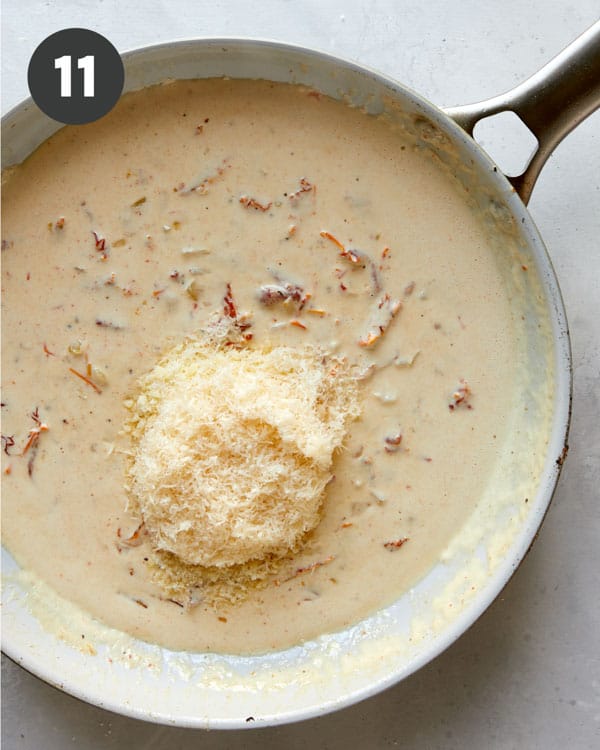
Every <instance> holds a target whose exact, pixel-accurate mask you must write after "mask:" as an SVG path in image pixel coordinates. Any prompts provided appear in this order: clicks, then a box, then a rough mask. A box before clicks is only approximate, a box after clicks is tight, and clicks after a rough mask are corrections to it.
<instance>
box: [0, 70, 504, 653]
mask: <svg viewBox="0 0 600 750" xmlns="http://www.w3.org/2000/svg"><path fill="white" fill-rule="evenodd" d="M63 218H64V222H63ZM94 232H95V233H96V236H94V234H93V233H94ZM323 233H329V234H330V235H331V237H328V236H327V235H326V234H323ZM2 237H3V252H2V260H3V270H2V283H3V287H2V292H3V296H2V315H3V319H2V334H3V354H2V366H3V398H2V401H3V409H2V417H3V426H2V432H3V435H4V436H5V439H3V446H4V447H5V448H6V450H5V451H3V454H2V459H3V461H2V466H3V474H2V489H3V541H4V543H5V544H6V546H7V547H8V548H9V550H10V551H11V552H12V553H13V554H14V556H15V557H16V558H17V560H18V561H19V563H20V564H21V565H22V566H24V567H26V568H28V569H31V570H33V571H34V572H36V573H37V574H38V575H39V576H40V577H42V578H43V579H44V580H45V581H46V582H47V583H49V584H50V585H51V586H52V587H53V588H54V589H55V590H56V591H57V592H58V593H59V594H60V595H62V596H64V597H66V598H68V599H70V600H72V601H73V602H75V603H77V604H79V605H80V606H81V607H82V608H83V609H85V610H87V611H88V612H90V613H91V614H92V615H93V616H95V617H97V618H99V619H100V620H102V621H103V622H105V623H107V624H108V625H110V626H113V627H115V628H118V629H120V630H123V631H126V632H128V633H130V634H133V635H135V636H137V637H139V638H141V639H144V640H147V641H150V642H155V643H159V644H163V645H165V646H168V647H171V648H175V649H188V650H193V651H203V650H212V651H223V652H233V653H252V652H262V651H268V650H272V649H279V648H283V647H287V646H291V645H294V644H297V643H300V642H302V641H304V640H306V639H309V638H312V637H315V636H317V635H319V634H321V633H324V632H330V631H334V630H338V629H341V628H343V627H345V626H347V625H349V624H352V623H355V622H357V621H359V620H360V619H361V618H362V617H364V616H366V615H367V614H369V613H371V612H374V611H375V610H377V609H378V608H381V607H383V606H385V605H386V604H388V603H390V602H391V601H393V600H394V599H395V598H396V597H397V596H399V595H400V594H402V593H403V592H404V591H406V590H407V589H408V588H410V587H411V586H413V585H414V584H415V583H416V582H417V581H418V580H419V578H420V577H422V576H423V575H424V574H425V573H426V572H427V571H428V570H429V569H430V568H431V566H432V565H433V564H434V563H435V561H436V560H438V559H439V556H440V554H441V552H442V551H443V549H444V548H445V546H446V545H447V544H448V542H449V541H450V539H451V538H452V537H453V535H454V534H455V533H456V532H457V531H458V530H459V529H460V527H461V524H462V523H463V522H464V521H465V519H466V518H467V517H468V516H469V514H470V512H471V511H472V509H473V508H474V505H475V504H476V503H477V500H478V498H479V497H480V496H481V494H482V491H483V488H484V487H485V486H486V483H487V482H488V479H489V477H490V474H491V470H492V467H493V465H494V457H495V454H496V452H497V450H498V449H499V446H500V445H501V444H502V443H503V441H504V440H505V438H506V435H505V418H506V415H507V414H509V413H510V410H511V403H512V399H513V383H514V377H515V373H514V370H515V365H514V359H515V356H514V355H515V348H514V346H515V345H514V340H515V336H517V335H518V328H517V326H518V321H517V320H515V319H513V315H512V314H511V311H510V309H509V305H508V302H507V301H506V295H505V288H504V282H503V276H502V273H501V270H500V269H499V268H498V267H497V261H496V260H495V258H494V255H493V252H492V250H491V249H490V245H489V243H488V241H487V239H486V234H485V231H484V229H483V228H482V226H481V225H480V223H479V222H478V220H477V218H476V216H475V215H474V214H473V213H471V211H470V210H469V209H468V208H467V207H466V205H465V202H464V199H463V196H462V195H461V192H460V188H459V187H458V186H457V185H455V184H454V182H453V181H452V180H451V178H449V177H448V176H447V175H445V174H444V173H443V172H442V171H440V169H439V167H437V166H436V164H435V162H434V161H433V160H429V159H426V158H425V157H424V156H423V155H422V153H421V152H420V151H419V150H418V149H415V148H413V147H412V146H411V145H410V143H409V142H408V141H406V142H404V140H403V139H402V134H401V133H398V132H395V131H394V129H393V128H391V127H390V126H389V125H388V124H386V123H385V122H383V121H380V120H376V119H374V118H372V117H369V116H366V115H364V114H363V113H362V112H360V111H357V110H353V109H350V108H348V107H346V106H345V105H343V104H340V103H336V102H333V101H331V100H329V99H327V98H325V97H321V96H318V95H315V94H314V92H309V91H307V90H306V89H297V88H293V87H286V86H284V85H273V84H265V83H260V82H252V83H250V82H245V83H244V82H232V81H208V82H206V81H204V82H180V83H171V84H167V85H163V86H159V87H156V88H153V89H151V90H147V91H144V92H139V93H135V94H130V95H127V96H125V97H124V98H123V99H122V101H121V102H120V103H119V105H118V106H117V107H116V109H115V110H114V111H113V112H112V113H111V114H110V115H109V116H107V117H105V118H103V119H102V120H101V121H99V122H97V123H95V124H92V125H87V126H84V127H76V128H75V127H73V128H65V129H63V130H62V131H60V132H59V133H57V134H56V135H55V136H53V137H52V138H51V139H50V140H49V141H47V142H46V143H45V144H44V145H43V146H42V147H40V149H38V151H37V152H36V153H35V154H34V155H33V156H32V157H31V158H30V159H28V161H27V162H26V163H25V164H24V165H22V166H21V167H19V168H17V169H15V170H14V171H13V172H12V173H11V174H10V175H9V176H8V178H7V180H6V186H5V189H4V198H3V230H2ZM332 238H335V240H337V241H338V242H339V243H340V244H341V245H343V246H344V248H345V249H346V253H345V254H344V253H343V252H342V251H341V250H340V248H339V247H338V245H337V244H336V242H335V241H334V239H332ZM102 240H105V242H103V241H102ZM349 250H357V251H360V259H361V262H354V260H353V257H350V256H349V254H348V252H347V251H349ZM229 283H230V284H231V287H232V291H233V295H234V298H235V301H236V304H237V307H238V309H239V310H241V311H244V312H248V313H251V315H252V332H253V335H254V338H255V340H257V341H271V342H274V343H276V344H277V343H285V344H289V345H302V344H304V343H311V344H317V345H319V346H321V347H322V348H323V349H324V350H326V351H328V352H331V353H335V354H337V355H338V356H344V357H347V358H348V360H349V361H350V362H351V363H353V365H355V368H356V372H357V375H362V376H364V375H365V374H368V377H363V379H362V380H361V398H362V410H363V415H362V417H361V418H360V419H359V420H358V421H356V422H355V423H353V425H352V427H351V430H350V434H349V435H348V438H347V440H346V448H345V449H344V450H343V451H342V452H341V453H340V454H339V455H338V456H337V458H336V462H335V466H334V473H335V479H334V481H333V482H332V483H331V484H330V485H329V488H328V493H327V499H326V502H325V505H324V508H323V519H322V521H321V523H320V524H319V526H318V527H317V529H316V531H315V533H314V534H313V535H312V536H311V538H310V540H309V543H308V544H307V546H306V547H305V548H304V549H303V551H302V552H301V553H300V554H299V555H298V557H297V559H295V560H294V561H293V565H292V566H291V568H290V570H289V580H287V581H285V582H283V583H282V582H281V581H279V585H277V584H276V583H275V582H274V583H273V584H272V585H270V586H267V587H266V588H265V589H263V590H260V591H256V592H252V593H251V595H250V597H249V598H248V599H247V600H246V601H245V602H243V603H241V604H238V605H235V606H234V605H225V604H224V605H222V606H219V607H217V608H216V609H215V608H212V607H208V606H205V605H203V604H202V603H200V604H199V605H198V606H196V607H195V608H193V609H192V610H189V611H186V610H184V609H183V608H181V607H179V606H177V605H176V604H174V603H173V602H170V601H166V600H165V597H164V596H163V594H162V593H161V591H160V589H158V588H157V587H156V586H155V585H154V584H153V583H152V582H151V578H150V575H149V571H148V570H147V566H146V563H145V561H144V557H146V556H147V555H148V549H147V548H146V546H145V544H142V545H141V546H138V547H129V546H126V545H123V544H122V543H121V540H122V539H123V538H125V537H127V536H129V535H130V534H131V533H132V532H133V531H134V530H135V529H136V527H137V525H138V522H139V519H135V518H132V517H130V516H128V515H127V513H126V512H125V510H124V508H125V504H126V495H125V491H124V488H123V483H124V455H123V453H122V452H121V451H122V450H123V449H126V442H124V440H123V438H122V436H120V435H119V432H120V429H121V426H122V423H123V420H124V418H125V409H124V407H123V401H124V399H125V398H126V397H127V396H128V394H130V393H131V391H132V389H133V387H134V385H135V381H136V379H137V378H138V377H139V376H140V375H142V374H143V373H145V372H147V371H148V370H149V369H150V368H151V367H152V366H153V364H154V363H155V361H156V359H157V357H158V356H159V354H160V353H161V352H162V351H163V350H164V349H165V347H166V346H168V345H169V344H171V343H173V342H177V341H179V340H181V338H182V337H184V336H185V335H186V334H189V333H192V332H194V331H196V330H197V329H198V328H199V327H200V326H202V325H203V324H204V323H205V322H206V320H207V318H208V316H209V315H210V314H211V312H212V311H214V310H218V309H221V308H222V305H223V295H224V292H225V289H226V286H227V284H229ZM285 283H291V284H295V285H299V286H300V287H301V288H302V289H303V290H304V292H306V293H308V294H310V298H309V300H308V302H307V304H305V306H304V307H303V309H302V310H300V311H298V310H297V309H295V308H294V307H293V306H292V308H291V309H289V310H288V309H285V307H284V306H282V305H273V306H269V307H267V306H265V305H263V304H261V302H260V301H259V293H260V289H261V286H263V285H265V284H285ZM385 295H389V298H390V299H392V300H398V301H401V302H402V308H401V310H400V311H399V312H398V314H397V315H396V317H395V318H394V319H393V320H392V321H391V322H390V323H389V326H388V327H387V328H386V330H385V331H384V333H383V334H382V335H381V337H380V338H378V340H377V341H375V342H374V345H373V346H371V347H366V346H361V345H360V344H359V342H360V341H361V340H363V341H364V339H365V336H368V334H369V332H370V331H371V329H372V321H373V320H374V319H375V318H374V317H373V316H374V315H375V317H376V310H377V308H378V304H379V302H380V301H381V300H382V299H383V298H384V297H385ZM515 317H516V316H515ZM370 321H371V323H370ZM386 325H387V323H386ZM79 350H81V352H82V353H79ZM88 363H89V365H90V366H91V370H89V369H88ZM373 366H375V367H373ZM369 368H370V369H369ZM76 373H79V375H84V376H85V377H86V378H88V381H91V384H90V382H88V381H86V380H84V379H83V378H82V377H80V376H79V375H77V374H76ZM90 373H91V374H90ZM88 376H89V377H88ZM463 380H464V381H466V383H467V384H468V387H469V389H470V391H471V393H470V394H468V397H467V398H466V400H465V401H462V396H463V395H465V392H464V391H457V389H458V388H460V386H461V381H463ZM98 391H100V392H98ZM454 394H456V395H454ZM457 401H458V403H457ZM451 404H452V405H454V406H455V407H456V408H453V409H451V408H449V406H450V405H451ZM36 410H37V411H36ZM32 414H35V415H36V416H37V418H38V419H39V421H40V422H41V424H42V425H44V426H47V427H48V429H47V430H45V429H42V430H41V431H40V432H39V434H38V433H35V432H34V433H31V432H30V430H40V424H38V422H37V421H36V419H33V418H32V416H31V415H32ZM32 435H33V438H32ZM399 436H401V440H400V439H399ZM386 439H387V440H386ZM12 441H14V445H11V442H12ZM28 443H29V447H28V448H27V445H28ZM26 448H27V449H26ZM22 453H24V455H21V454H22ZM402 540H407V541H404V542H402Z"/></svg>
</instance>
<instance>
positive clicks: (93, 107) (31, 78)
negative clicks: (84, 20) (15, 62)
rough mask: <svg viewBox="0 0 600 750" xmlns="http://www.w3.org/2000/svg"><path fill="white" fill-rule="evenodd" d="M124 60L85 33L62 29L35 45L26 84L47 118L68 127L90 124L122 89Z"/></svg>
mask: <svg viewBox="0 0 600 750" xmlns="http://www.w3.org/2000/svg"><path fill="white" fill-rule="evenodd" d="M124 78H125V72H124V69H123V61H122V60H121V56H120V55H119V53H118V52H117V50H116V49H115V48H114V47H113V45H112V44H111V43H110V42H109V41H108V39H106V38H105V37H103V36H102V34H98V33H96V32H95V31H90V30H89V29H63V30H62V31H57V32H56V33H55V34H51V35H50V36H49V37H47V38H46V39H44V41H43V42H42V43H41V44H40V45H39V46H38V48H37V49H36V51H35V52H34V53H33V55H32V57H31V60H30V61H29V69H28V71H27V82H28V84H29V91H30V92H31V96H32V97H33V101H34V102H35V103H36V104H37V106H38V107H39V108H40V109H41V110H42V112H45V113H46V114H47V115H48V117H51V118H52V119H53V120H58V122H64V123H67V124H69V125H82V124H84V123H86V122H93V121H94V120H97V119H98V118H99V117H102V115H105V114H106V113H107V112H109V111H110V110H111V109H112V108H113V107H114V105H115V104H116V103H117V100H118V98H119V97H120V96H121V91H122V90H123V81H124Z"/></svg>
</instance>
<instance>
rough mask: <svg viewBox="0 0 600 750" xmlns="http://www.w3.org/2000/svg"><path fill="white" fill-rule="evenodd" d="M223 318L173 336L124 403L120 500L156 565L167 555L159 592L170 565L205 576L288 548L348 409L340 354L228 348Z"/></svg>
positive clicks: (353, 405) (348, 387)
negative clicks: (126, 460) (124, 481)
mask: <svg viewBox="0 0 600 750" xmlns="http://www.w3.org/2000/svg"><path fill="white" fill-rule="evenodd" d="M219 325H221V328H219ZM223 325H225V327H227V326H226V324H224V323H223V322H222V320H221V322H219V321H216V322H215V323H214V324H213V325H212V327H210V328H209V329H208V331H207V333H205V334H203V335H200V336H198V337H194V338H189V339H186V340H185V341H184V342H183V343H180V344H178V345H177V346H174V347H173V348H172V349H171V350H170V351H168V352H167V353H166V354H165V355H164V356H163V357H162V358H161V359H160V360H159V362H158V363H157V364H156V366H155V367H154V368H153V369H152V370H151V371H150V372H149V373H148V374H146V375H145V376H143V377H142V378H141V379H140V381H139V391H138V393H137V395H136V397H134V398H132V399H130V400H129V401H128V402H127V406H128V409H129V410H130V417H129V419H128V422H127V424H126V431H127V432H128V433H129V435H130V438H131V443H132V450H131V457H130V464H129V468H128V494H129V507H130V510H131V511H132V512H134V513H136V514H139V515H140V516H141V517H142V519H143V522H144V524H145V529H146V531H147V533H148V535H149V537H150V540H151V542H152V546H153V547H154V549H155V551H156V552H157V553H158V554H159V555H160V556H161V559H162V563H161V567H163V568H164V567H165V565H166V564H167V563H168V561H169V560H171V561H172V563H173V564H172V565H170V566H169V565H168V564H167V567H169V568H170V569H169V571H167V573H166V574H165V575H164V576H163V577H165V578H168V579H169V581H168V588H169V590H173V589H174V588H177V581H174V580H173V576H174V575H175V576H177V571H179V573H180V574H181V575H184V574H185V575H184V577H185V576H187V578H189V575H190V573H193V574H194V575H195V576H196V578H198V577H199V576H198V570H197V569H196V568H197V566H205V567H206V572H207V574H210V575H208V577H209V578H211V577H212V578H214V577H215V569H217V570H218V569H222V570H224V569H226V568H228V567H231V569H232V572H234V571H233V566H238V567H239V566H240V565H241V566H243V565H245V564H248V563H253V562H255V561H257V560H260V561H265V560H268V559H273V558H277V557H283V556H285V555H286V554H288V553H289V552H290V551H293V550H296V549H298V548H299V546H300V544H301V540H302V538H303V536H305V535H306V533H307V532H308V531H310V530H311V529H312V528H314V527H315V526H316V525H317V523H318V521H319V513H320V507H321V504H322V502H323V499H324V493H325V488H326V485H327V484H328V482H329V481H330V480H331V478H332V474H331V467H332V461H333V456H334V452H335V451H336V450H337V449H338V448H339V447H340V446H341V445H342V441H343V439H344V435H345V433H346V430H347V428H348V425H349V422H350V421H351V420H352V419H354V418H356V417H357V416H358V414H359V406H358V393H357V384H356V381H355V379H354V378H352V377H351V375H350V373H349V369H348V367H347V365H346V363H345V362H344V361H341V360H338V359H334V358H331V357H327V356H326V355H324V354H323V353H322V352H321V351H320V350H318V349H316V348H314V347H310V346H306V347H304V348H291V347H287V346H279V347H269V346H262V347H260V346H250V345H249V344H248V343H246V342H244V343H242V341H241V339H239V338H238V342H237V345H233V346H232V345H231V341H230V340H228V337H227V335H226V331H225V330H224V329H223V330H221V329H222V328H223ZM229 325H230V327H231V326H232V325H234V324H233V323H230V324H229ZM230 332H231V331H230ZM182 563H183V565H182ZM186 566H188V569H186ZM190 566H193V570H190V569H189V568H190ZM224 572H225V571H224ZM237 573H238V575H236V576H235V577H236V578H238V579H239V578H240V576H239V570H238V571H237ZM200 577H202V576H200ZM220 577H222V576H220ZM249 577H250V578H253V577H254V576H253V575H252V574H250V576H249ZM205 578H206V576H205ZM181 583H182V584H184V581H183V580H182V581H181ZM185 583H186V584H188V583H190V581H187V580H186V581H185Z"/></svg>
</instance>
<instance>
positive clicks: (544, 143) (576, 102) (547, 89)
mask: <svg viewBox="0 0 600 750" xmlns="http://www.w3.org/2000/svg"><path fill="white" fill-rule="evenodd" d="M598 107H600V21H597V22H596V23H595V24H594V25H593V26H592V27H591V28H589V29H588V30H587V31H586V32H584V33H583V34H582V35H581V36H579V37H578V38H577V39H575V41H573V42H572V43H571V44H570V45H569V46H568V47H566V48H565V49H564V50H563V51H562V52H560V53H559V54H558V55H557V56H556V57H555V58H554V59H553V60H551V61H550V62H549V63H548V64H547V65H544V67H543V68H542V69H541V70H539V71H538V72H537V73H535V74H534V75H532V76H531V77H530V78H528V79H527V80H525V81H523V83H520V84H519V85H518V86H516V87H515V88H514V89H511V90H510V91H507V92H506V93H505V94H501V95H500V96H495V97H493V98H492V99H487V100H486V101H483V102H478V103H477V104H467V105H465V106H462V107H451V108H449V109H446V110H445V111H446V114H448V115H449V116H450V117H451V118H452V119H453V120H454V121H455V122H456V123H457V124H458V125H460V127H461V128H463V129H464V130H466V131H467V133H468V134H469V135H471V136H472V135H473V128H474V127H475V125H476V124H477V122H478V121H479V120H481V119H483V118H484V117H489V116H490V115H496V114H499V113H500V112H514V113H515V114H516V115H518V116H519V117H520V118H521V120H522V121H523V122H524V123H525V125H526V126H527V127H528V128H529V130H531V132H532V133H533V134H534V136H535V137H536V138H537V141H538V148H537V150H536V151H535V153H534V154H533V156H532V158H531V160H530V162H529V164H528V165H527V167H526V168H525V170H524V172H523V173H522V174H520V175H518V176H517V177H508V179H509V180H510V182H511V183H512V185H513V187H514V188H515V190H516V191H517V192H518V193H519V195H520V196H521V199H522V200H523V203H525V204H527V203H528V202H529V198H530V196H531V191H532V190H533V186H534V185H535V181H536V180H537V178H538V175H539V173H540V171H541V169H542V167H543V166H544V164H545V163H546V160H547V159H548V157H549V156H550V154H551V153H552V152H553V151H554V149H555V148H556V146H558V144H559V143H560V142H561V141H562V139H563V138H564V137H565V136H566V135H567V134H568V133H570V132H571V130H573V128H574V127H576V126H577V125H579V123H580V122H582V121H583V120H585V118H586V117H587V116H588V115H590V114H591V113H592V112H594V110H596V109H597V108H598Z"/></svg>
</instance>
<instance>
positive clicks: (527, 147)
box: [473, 111, 539, 177]
mask: <svg viewBox="0 0 600 750" xmlns="http://www.w3.org/2000/svg"><path fill="white" fill-rule="evenodd" d="M473 138H475V140H476V141H477V143H478V144H479V145H480V146H481V147H482V148H484V149H485V150H486V151H487V153H488V154H489V155H490V157H491V158H492V159H493V160H494V161H495V162H496V164H497V165H498V166H499V167H500V169H501V170H502V171H503V172H504V174H505V175H506V176H507V177H518V176H519V175H521V174H523V172H524V171H525V170H526V169H527V167H528V165H529V162H530V161H531V159H532V157H533V155H534V154H535V152H536V151H537V150H538V146H539V143H538V139H537V138H536V137H535V135H534V134H533V133H532V132H531V130H529V128H528V127H527V125H525V123H524V122H523V120H521V118H520V117H519V116H518V115H516V114H515V113H514V112H510V111H505V112H500V113H498V114H497V115H490V116H489V117H484V118H483V119H482V120H479V121H478V122H477V123H476V124H475V127H474V128H473Z"/></svg>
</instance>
